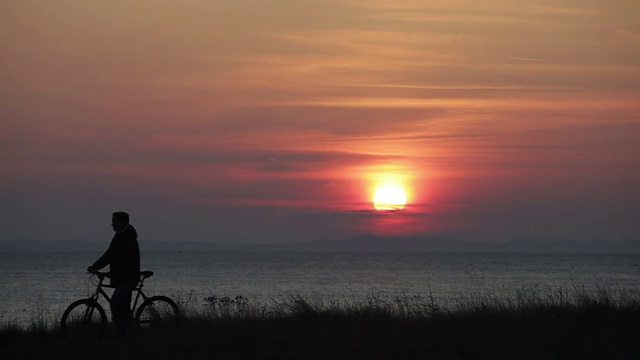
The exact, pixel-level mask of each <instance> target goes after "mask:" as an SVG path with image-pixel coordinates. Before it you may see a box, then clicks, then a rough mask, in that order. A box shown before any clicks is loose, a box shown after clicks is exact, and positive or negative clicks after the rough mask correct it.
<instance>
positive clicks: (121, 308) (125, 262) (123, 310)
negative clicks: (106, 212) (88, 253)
mask: <svg viewBox="0 0 640 360" xmlns="http://www.w3.org/2000/svg"><path fill="white" fill-rule="evenodd" d="M111 226H112V227H113V231H115V232H116V234H115V235H114V236H113V239H112V240H111V244H110V245H109V249H107V251H106V252H105V253H104V255H102V256H101V257H100V258H99V259H98V260H97V261H96V262H95V263H93V265H91V266H89V267H88V268H87V271H88V272H91V273H93V272H96V271H98V270H100V269H102V268H103V267H105V266H107V265H110V266H109V269H110V273H111V286H113V287H114V288H115V290H114V291H113V295H112V297H111V314H112V316H113V322H114V324H115V325H116V329H117V330H118V331H125V330H126V329H127V328H128V327H129V325H130V324H131V322H132V314H131V292H132V291H133V289H135V287H136V285H137V284H138V281H139V280H140V248H139V247H138V233H137V232H136V229H135V228H134V227H133V226H132V225H131V224H130V223H129V214H127V213H126V212H124V211H118V212H114V213H113V216H112V218H111Z"/></svg>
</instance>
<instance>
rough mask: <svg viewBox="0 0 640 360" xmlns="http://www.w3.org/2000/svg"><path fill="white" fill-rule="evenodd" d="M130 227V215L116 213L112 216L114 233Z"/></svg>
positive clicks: (120, 212)
mask: <svg viewBox="0 0 640 360" xmlns="http://www.w3.org/2000/svg"><path fill="white" fill-rule="evenodd" d="M127 225H129V214H127V213H126V212H124V211H116V212H114V213H113V215H112V216H111V226H112V227H113V231H120V230H122V229H124V228H125V227H127Z"/></svg>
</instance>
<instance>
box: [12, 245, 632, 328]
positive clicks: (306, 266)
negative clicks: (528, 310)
mask: <svg viewBox="0 0 640 360" xmlns="http://www.w3.org/2000/svg"><path fill="white" fill-rule="evenodd" d="M100 255H101V253H100V252H0V323H4V324H6V323H17V324H28V323H30V322H31V323H32V322H33V321H34V319H36V320H37V319H43V318H44V319H46V320H47V321H57V319H59V317H60V316H61V314H62V312H63V311H64V309H65V308H66V306H68V305H69V304H70V303H71V302H73V301H74V300H76V299H79V298H84V297H87V296H88V295H89V294H90V293H91V292H93V291H94V290H95V284H96V279H95V277H94V278H92V277H90V276H89V275H88V274H86V272H85V269H86V268H87V266H88V265H90V264H92V263H93V262H94V261H95V260H96V259H97V258H98V257H99V256H100ZM141 258H142V260H141V262H142V268H143V269H146V270H152V271H154V275H153V276H152V277H151V278H149V279H147V280H146V282H145V287H144V290H145V292H146V293H147V294H148V295H166V296H169V297H171V298H173V299H174V300H176V301H178V302H180V303H182V304H185V303H188V304H189V306H191V307H192V308H195V309H197V308H198V307H200V306H206V300H205V299H207V298H211V297H214V296H215V297H217V298H223V297H229V298H232V299H233V298H236V297H237V296H241V297H242V298H244V299H246V300H247V301H249V302H255V303H260V304H268V303H270V302H274V303H277V302H280V301H286V300H287V299H290V298H291V297H303V298H307V299H316V300H317V301H327V302H330V301H336V302H338V303H339V302H345V303H354V302H355V303H357V302H359V301H366V299H368V298H369V299H370V298H371V296H374V297H376V298H382V299H384V298H388V299H397V298H399V297H422V298H425V297H429V298H430V299H432V300H434V301H437V303H438V304H441V305H446V304H448V303H452V302H455V301H459V299H461V298H465V297H469V296H495V297H513V296H517V294H519V293H520V294H521V293H522V292H523V291H532V289H533V290H535V291H536V292H537V293H538V294H546V293H549V294H552V293H555V294H558V293H560V292H563V291H564V292H565V293H571V292H572V291H575V290H576V289H580V290H581V291H593V292H598V291H601V290H607V291H618V290H621V291H627V292H635V293H639V292H640V254H637V253H635V254H631V253H627V254H611V253H607V254H604V253H484V252H478V253H470V252H378V253H376V252H250V251H244V252H230V251H224V252H216V251H193V252H189V251H182V252H181V251H151V252H143V253H142V256H141Z"/></svg>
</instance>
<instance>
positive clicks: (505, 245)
mask: <svg viewBox="0 0 640 360" xmlns="http://www.w3.org/2000/svg"><path fill="white" fill-rule="evenodd" d="M108 244H109V243H108V241H104V242H91V241H85V240H64V241H41V240H26V239H25V240H8V241H0V252H52V251H62V252H69V251H78V252H81V251H104V250H106V248H107V246H108ZM140 247H141V250H142V251H143V252H144V251H311V252H314V251H315V252H428V251H433V252H438V251H440V252H592V253H597V252H606V253H625V252H633V253H636V252H639V253H640V241H625V242H620V243H613V242H609V241H606V240H601V239H595V240H589V241H584V242H580V241H556V242H543V241H536V240H511V241H507V242H500V243H490V242H479V241H470V240H461V239H452V238H447V237H439V236H423V237H418V236H402V237H398V236H393V237H384V236H378V235H372V234H366V235H360V236H356V237H352V238H348V239H325V240H316V241H311V242H303V243H287V244H284V243H272V244H256V243H253V244H251V243H239V244H231V243H220V242H195V241H185V242H179V241H175V242H154V241H145V240H141V241H140Z"/></svg>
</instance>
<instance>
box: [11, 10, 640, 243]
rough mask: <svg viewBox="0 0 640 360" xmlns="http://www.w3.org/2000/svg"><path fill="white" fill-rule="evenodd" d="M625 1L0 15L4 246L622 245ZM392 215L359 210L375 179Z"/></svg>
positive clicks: (631, 44)
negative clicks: (133, 236) (332, 241)
mask: <svg viewBox="0 0 640 360" xmlns="http://www.w3.org/2000/svg"><path fill="white" fill-rule="evenodd" d="M639 24H640V2H638V1H637V0H592V1H577V0H571V1H569V0H566V1H559V0H542V1H536V0H533V1H532V0H527V1H524V0H484V1H456V0H431V1H416V0H407V1H402V0H366V1H365V0H216V1H213V0H180V1H178V0H133V1H132V0H127V1H124V0H110V1H97V0H95V1H94V0H88V1H87V0H83V1H69V0H57V1H44V0H41V1H33V0H20V1H10V0H0V46H1V50H2V51H1V53H2V54H1V55H0V56H1V57H0V59H1V64H2V65H1V67H0V79H1V81H0V94H1V96H0V176H1V177H0V229H2V234H1V235H0V239H3V240H14V239H37V240H47V241H56V240H64V239H82V240H91V241H101V240H108V239H110V238H111V236H112V230H111V227H110V222H111V213H112V212H113V211H117V210H124V211H127V212H129V213H130V214H131V219H132V224H134V226H136V228H137V229H138V232H139V235H140V239H141V240H145V241H211V242H222V243H237V242H249V243H268V242H300V241H312V240H317V239H325V238H348V237H352V236H357V235H360V234H377V235H381V236H431V235H438V236H447V237H452V238H461V239H468V240H473V241H506V240H510V239H524V238H526V239H535V240H540V241H559V240H577V241H586V240H592V239H595V238H601V239H605V240H609V241H614V242H618V241H628V240H638V239H640V185H639V184H640V25H639ZM384 184H387V185H389V184H391V185H395V186H399V187H401V188H402V189H403V191H404V193H405V196H406V199H407V204H406V206H405V207H404V209H403V210H398V211H376V209H375V207H374V205H373V204H372V199H373V197H374V193H375V190H376V188H377V187H378V186H380V185H384Z"/></svg>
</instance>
